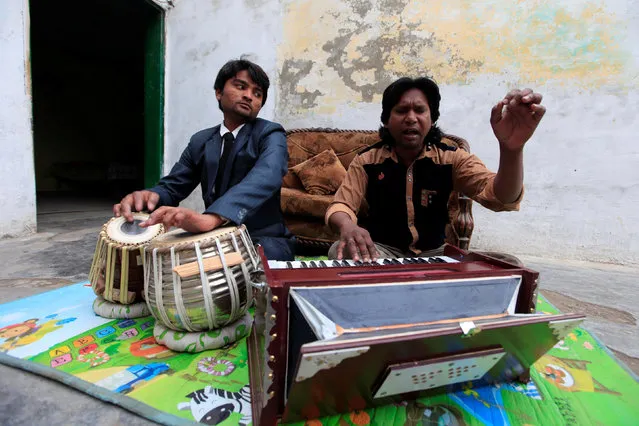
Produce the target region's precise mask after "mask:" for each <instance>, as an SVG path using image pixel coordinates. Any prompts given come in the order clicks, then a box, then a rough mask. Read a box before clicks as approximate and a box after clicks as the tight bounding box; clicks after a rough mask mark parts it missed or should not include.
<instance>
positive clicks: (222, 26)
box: [164, 0, 281, 209]
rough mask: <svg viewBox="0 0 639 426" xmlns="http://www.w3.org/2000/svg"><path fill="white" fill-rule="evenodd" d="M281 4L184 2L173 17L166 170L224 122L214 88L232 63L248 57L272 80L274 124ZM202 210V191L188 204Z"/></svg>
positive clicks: (265, 0)
mask: <svg viewBox="0 0 639 426" xmlns="http://www.w3.org/2000/svg"><path fill="white" fill-rule="evenodd" d="M280 22H281V10H280V5H279V3H278V2H277V1H269V0H242V1H232V2H231V1H222V0H212V1H188V0H187V1H179V2H176V3H175V6H174V7H173V8H171V9H170V10H169V11H168V12H167V26H166V27H167V58H166V64H167V65H166V81H167V89H166V112H165V134H166V142H165V146H166V148H165V153H164V171H165V172H168V171H169V170H170V169H171V167H172V166H173V164H175V162H176V161H177V160H178V159H179V158H180V154H181V153H182V150H183V149H184V148H185V147H186V145H187V144H188V141H189V138H190V137H191V135H192V134H193V133H195V132H197V131H198V130H201V129H204V128H207V127H212V126H215V125H217V124H219V123H220V122H221V121H222V113H221V111H220V110H219V109H218V104H217V100H216V99H215V92H214V90H213V83H214V81H215V77H216V76H217V73H218V71H219V70H220V68H221V67H222V65H224V63H226V62H227V61H228V60H230V59H238V58H240V57H241V56H247V57H248V59H250V60H253V61H255V62H257V63H258V64H260V65H261V66H262V67H263V68H264V70H265V71H266V73H267V74H268V75H269V76H270V77H271V89H270V90H269V93H268V96H269V97H268V99H267V102H266V104H265V105H264V108H263V109H262V111H261V112H260V115H259V116H260V117H262V118H266V119H272V118H273V113H274V109H275V102H276V92H275V90H276V86H277V81H276V80H277V77H276V76H277V69H278V68H277V57H276V50H275V47H276V46H277V45H278V44H279V43H280V42H281V27H280V25H281V24H280ZM182 205H184V206H186V207H191V208H196V209H201V208H202V207H203V204H202V199H201V192H200V189H199V188H198V189H197V190H196V191H194V193H193V194H192V195H191V196H190V197H189V198H188V199H187V200H185V201H184V202H183V204H182Z"/></svg>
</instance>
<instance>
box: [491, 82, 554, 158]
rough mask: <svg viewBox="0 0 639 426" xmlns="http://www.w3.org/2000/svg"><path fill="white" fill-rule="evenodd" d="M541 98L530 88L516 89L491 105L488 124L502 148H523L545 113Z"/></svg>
mask: <svg viewBox="0 0 639 426" xmlns="http://www.w3.org/2000/svg"><path fill="white" fill-rule="evenodd" d="M541 99H542V96H541V94H539V93H535V92H533V91H532V89H524V90H518V89H516V90H511V91H510V92H508V94H507V95H506V97H505V98H504V99H503V100H501V101H500V102H499V103H497V105H495V106H494V107H493V109H492V111H491V114H490V124H491V125H492V128H493V132H494V133H495V136H496V137H497V140H498V141H499V144H500V146H501V148H502V150H504V149H505V150H507V151H521V150H522V149H523V147H524V145H525V144H526V142H527V141H528V139H530V137H531V136H532V135H533V133H534V132H535V129H537V126H538V125H539V122H540V121H541V119H542V118H543V116H544V114H545V113H546V108H545V107H544V106H543V105H541Z"/></svg>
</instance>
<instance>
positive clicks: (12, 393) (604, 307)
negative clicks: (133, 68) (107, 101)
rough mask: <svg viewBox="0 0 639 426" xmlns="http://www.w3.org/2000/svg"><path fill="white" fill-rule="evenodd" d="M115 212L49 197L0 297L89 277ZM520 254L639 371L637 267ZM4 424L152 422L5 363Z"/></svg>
mask: <svg viewBox="0 0 639 426" xmlns="http://www.w3.org/2000/svg"><path fill="white" fill-rule="evenodd" d="M111 215H112V214H111V202H109V201H104V200H78V199H66V200H64V199H46V200H43V201H42V202H41V203H40V204H39V205H38V231H39V232H38V233H37V234H35V235H32V236H29V237H24V238H16V239H5V240H0V259H2V265H3V268H2V270H0V303H5V302H9V301H12V300H16V299H20V298H23V297H27V296H31V295H34V294H37V293H40V292H43V291H47V290H52V289H55V288H59V287H62V286H65V285H68V284H71V283H75V282H78V281H82V280H86V279H87V275H88V271H89V267H90V265H91V260H92V257H93V250H94V248H95V243H96V239H97V235H98V232H99V230H100V227H101V226H102V225H103V224H104V223H105V222H106V221H108V220H109V218H110V217H111ZM513 254H515V255H517V253H513ZM519 257H520V259H522V261H524V262H525V263H526V265H527V266H528V267H529V268H531V269H534V270H537V271H539V272H540V273H541V288H542V293H543V294H545V295H546V297H547V298H548V299H549V300H550V301H551V302H552V303H553V304H554V305H555V306H557V307H558V308H559V309H561V310H562V311H563V312H574V313H583V314H586V315H587V316H588V319H587V320H586V322H585V327H586V328H588V329H589V330H590V331H591V332H593V333H594V334H595V335H597V337H599V339H600V340H601V341H603V342H604V344H606V345H607V346H608V347H609V348H610V349H611V350H612V351H613V352H614V353H615V354H616V355H617V356H618V357H619V358H620V359H621V360H623V361H624V362H625V363H626V365H627V366H628V367H629V368H631V369H632V370H633V371H634V372H635V373H636V374H639V327H638V326H637V318H639V288H638V286H639V271H638V270H637V269H635V268H628V267H623V266H615V265H603V264H595V263H585V262H571V261H563V260H557V259H541V258H533V257H527V256H519ZM0 424H3V425H26V424H28V425H45V424H46V425H56V424H77V425H85V424H86V425H95V426H98V425H100V426H101V425H115V424H127V425H146V424H152V423H151V422H148V421H146V420H144V419H142V418H140V417H138V416H136V415H134V414H131V413H129V412H127V411H125V410H123V409H121V408H118V407H115V406H112V405H110V404H107V403H103V402H101V401H99V400H97V399H94V398H92V397H89V396H88V395H86V394H83V393H81V392H77V391H75V390H73V389H71V388H69V387H66V386H63V385H60V384H58V383H57V382H54V381H51V380H48V379H44V378H42V377H39V376H35V375H32V374H30V373H27V372H23V371H21V370H15V369H12V368H9V367H6V366H2V365H0Z"/></svg>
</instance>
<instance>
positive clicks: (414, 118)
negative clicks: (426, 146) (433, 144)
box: [386, 88, 432, 148]
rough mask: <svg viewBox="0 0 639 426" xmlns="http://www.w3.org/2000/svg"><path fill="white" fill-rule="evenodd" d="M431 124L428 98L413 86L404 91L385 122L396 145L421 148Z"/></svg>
mask: <svg viewBox="0 0 639 426" xmlns="http://www.w3.org/2000/svg"><path fill="white" fill-rule="evenodd" d="M431 126H432V122H431V119H430V108H429V107H428V100H427V99H426V96H425V95H424V93H423V92H422V91H421V90H419V89H415V88H413V89H410V90H408V91H406V92H404V94H403V95H402V97H401V98H400V99H399V102H397V104H396V105H395V106H394V107H393V109H392V110H391V113H390V117H389V118H388V123H386V128H387V129H388V131H389V132H390V134H391V136H392V137H393V139H394V140H395V143H396V144H397V146H401V147H404V148H421V146H422V144H423V142H424V138H425V137H426V135H427V134H428V132H429V131H430V128H431Z"/></svg>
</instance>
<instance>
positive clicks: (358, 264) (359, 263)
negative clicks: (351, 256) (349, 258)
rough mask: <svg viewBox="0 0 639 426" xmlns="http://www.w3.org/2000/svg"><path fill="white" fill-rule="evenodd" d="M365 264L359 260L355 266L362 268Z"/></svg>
mask: <svg viewBox="0 0 639 426" xmlns="http://www.w3.org/2000/svg"><path fill="white" fill-rule="evenodd" d="M363 264H364V262H362V261H361V260H358V261H357V262H355V266H362V265H363Z"/></svg>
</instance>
